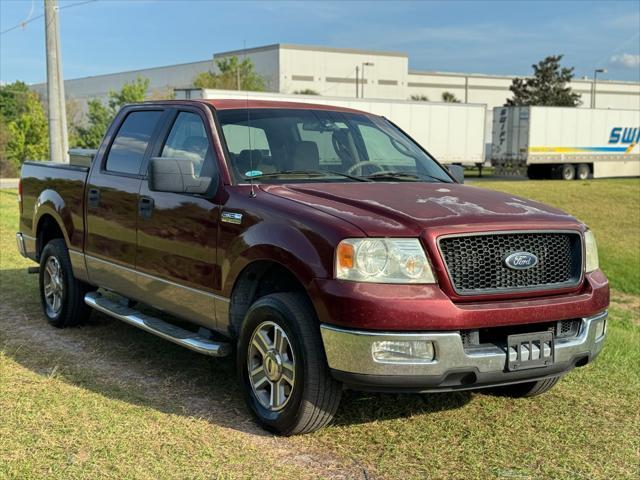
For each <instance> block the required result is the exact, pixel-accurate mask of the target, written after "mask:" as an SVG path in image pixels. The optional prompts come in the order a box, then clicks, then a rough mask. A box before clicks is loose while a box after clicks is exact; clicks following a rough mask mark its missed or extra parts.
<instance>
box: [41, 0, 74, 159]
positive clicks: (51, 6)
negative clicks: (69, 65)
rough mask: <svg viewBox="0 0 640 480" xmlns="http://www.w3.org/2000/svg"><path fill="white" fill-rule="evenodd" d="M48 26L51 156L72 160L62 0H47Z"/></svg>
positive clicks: (48, 94)
mask: <svg viewBox="0 0 640 480" xmlns="http://www.w3.org/2000/svg"><path fill="white" fill-rule="evenodd" d="M44 28H45V37H46V47H47V103H48V108H49V155H50V157H51V160H52V161H54V162H61V163H63V162H68V161H69V157H68V155H67V152H68V151H69V139H68V137H67V112H66V110H67V109H66V107H65V103H64V102H65V96H64V81H63V77H62V59H61V58H60V33H59V23H58V0H44Z"/></svg>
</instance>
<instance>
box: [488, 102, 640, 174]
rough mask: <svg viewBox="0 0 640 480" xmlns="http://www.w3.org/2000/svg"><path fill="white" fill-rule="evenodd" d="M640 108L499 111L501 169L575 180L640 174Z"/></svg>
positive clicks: (497, 159) (494, 159) (496, 158)
mask: <svg viewBox="0 0 640 480" xmlns="http://www.w3.org/2000/svg"><path fill="white" fill-rule="evenodd" d="M639 144H640V110H639V109H637V110H605V109H590V108H570V107H496V108H494V109H493V141H492V148H491V163H492V164H493V166H494V167H495V168H496V173H497V174H498V175H501V174H503V175H504V174H518V175H524V174H526V175H528V176H529V178H532V179H537V178H558V179H564V180H572V179H574V178H579V179H586V178H588V177H589V176H591V175H592V176H593V177H594V178H599V177H630V176H640V145H639Z"/></svg>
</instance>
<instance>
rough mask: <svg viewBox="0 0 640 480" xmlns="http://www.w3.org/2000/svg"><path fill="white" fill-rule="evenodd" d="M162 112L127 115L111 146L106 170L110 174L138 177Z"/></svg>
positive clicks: (142, 112)
mask: <svg viewBox="0 0 640 480" xmlns="http://www.w3.org/2000/svg"><path fill="white" fill-rule="evenodd" d="M161 115H162V111H159V110H158V111H156V110H153V111H148V110H146V111H141V112H131V113H130V114H129V115H127V118H125V120H124V122H122V125H121V126H120V129H119V130H118V134H117V135H116V138H115V139H114V140H113V143H112V144H111V149H110V150H109V154H108V155H107V164H106V167H105V168H106V169H107V170H108V171H110V172H117V173H126V174H132V175H137V174H138V173H140V165H142V159H143V157H144V152H145V151H146V150H147V145H149V140H150V139H151V135H152V134H153V131H154V130H155V128H156V125H157V124H158V120H160V116H161Z"/></svg>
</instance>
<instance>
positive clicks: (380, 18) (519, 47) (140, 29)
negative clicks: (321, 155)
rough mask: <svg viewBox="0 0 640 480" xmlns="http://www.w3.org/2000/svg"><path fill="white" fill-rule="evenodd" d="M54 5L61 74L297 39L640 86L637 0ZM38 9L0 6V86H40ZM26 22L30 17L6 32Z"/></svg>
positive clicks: (477, 68)
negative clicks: (561, 71)
mask: <svg viewBox="0 0 640 480" xmlns="http://www.w3.org/2000/svg"><path fill="white" fill-rule="evenodd" d="M74 4H77V5H75V6H74ZM60 5H61V7H62V10H61V11H60V18H61V20H60V22H61V32H62V33H61V35H62V39H61V45H62V60H63V70H64V76H65V78H77V77H84V76H89V75H98V74H103V73H111V72H118V71H123V70H134V69H139V68H146V67H154V66H161V65H170V64H175V63H184V62H190V61H196V60H205V59H208V58H211V57H212V55H213V53H215V52H221V51H225V50H235V49H240V48H242V47H243V45H245V44H246V46H247V47H255V46H261V45H267V44H272V43H301V44H309V45H322V46H331V47H346V48H363V49H374V50H392V51H400V52H405V53H407V54H408V55H409V67H410V68H411V69H414V70H440V71H452V72H474V73H491V74H511V75H525V74H528V73H530V72H531V64H532V63H535V62H537V61H538V60H540V59H542V58H544V57H545V56H547V55H550V54H557V53H563V54H565V59H564V63H565V64H566V65H569V66H574V67H575V73H576V76H577V77H582V76H584V75H588V76H589V77H591V76H593V70H594V68H596V67H598V68H607V69H608V73H606V74H604V75H602V78H603V79H605V78H609V79H616V80H635V81H640V1H638V0H629V1H597V2H596V1H594V2H586V1H532V2H524V1H513V2H507V1H498V2H483V1H470V2H466V1H449V2H435V1H434V2H431V1H419V2H402V1H394V2H381V1H376V2H372V1H358V2H330V1H310V2H295V1H287V2H280V1H278V2H276V1H262V2H250V1H236V2H214V1H208V0H199V1H190V0H183V1H173V0H97V1H92V2H88V3H85V1H84V0H69V1H61V2H60ZM42 13H43V1H42V0H33V1H32V0H0V31H1V32H3V33H2V35H1V36H0V42H1V43H0V80H1V81H3V82H12V81H14V80H23V81H26V82H28V83H35V82H41V81H44V80H45V78H46V64H45V55H44V23H43V18H36V17H38V16H39V15H42ZM34 18H35V19H34ZM25 20H32V21H30V22H29V23H28V24H26V25H25V26H24V27H19V28H16V29H13V30H11V31H9V32H6V31H7V30H8V29H11V28H12V27H14V26H16V25H19V24H20V23H21V22H24V21H25ZM4 32H6V33H4Z"/></svg>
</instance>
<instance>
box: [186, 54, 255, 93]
mask: <svg viewBox="0 0 640 480" xmlns="http://www.w3.org/2000/svg"><path fill="white" fill-rule="evenodd" d="M216 66H217V67H218V72H219V73H213V72H202V73H200V74H198V75H196V77H195V78H194V79H193V85H194V86H195V87H196V88H218V89H222V90H250V91H255V92H262V91H263V90H264V81H263V79H262V77H260V75H258V74H257V73H256V72H255V70H254V67H253V62H252V61H251V59H249V58H245V59H244V60H242V61H239V60H238V57H236V56H231V57H224V58H221V59H220V60H216Z"/></svg>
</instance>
